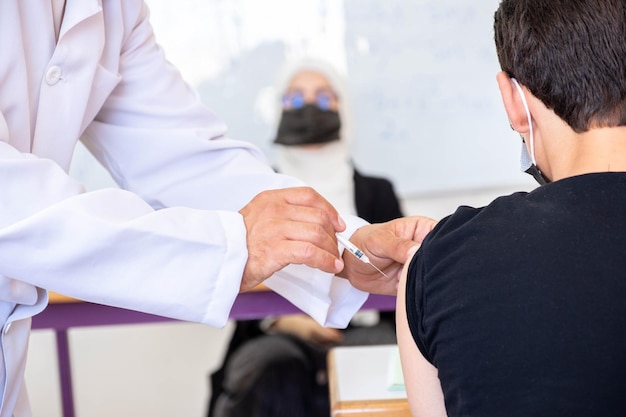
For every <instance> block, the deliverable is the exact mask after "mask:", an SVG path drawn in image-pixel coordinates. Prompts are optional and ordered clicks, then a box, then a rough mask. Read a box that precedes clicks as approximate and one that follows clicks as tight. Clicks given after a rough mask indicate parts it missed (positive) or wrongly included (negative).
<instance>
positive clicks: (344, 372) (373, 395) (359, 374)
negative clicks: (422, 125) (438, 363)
mask: <svg viewBox="0 0 626 417" xmlns="http://www.w3.org/2000/svg"><path fill="white" fill-rule="evenodd" d="M397 349H398V347H397V345H379V346H341V347H336V348H332V349H331V350H330V351H329V352H328V388H329V390H330V410H331V416H332V417H344V416H349V417H378V416H379V417H411V413H410V411H409V403H408V401H407V398H406V391H405V390H397V391H391V390H389V389H388V388H387V381H388V372H389V367H390V362H391V361H390V359H391V357H392V354H394V353H395V352H396V351H397Z"/></svg>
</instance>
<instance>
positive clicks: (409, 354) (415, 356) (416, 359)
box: [396, 261, 447, 417]
mask: <svg viewBox="0 0 626 417" xmlns="http://www.w3.org/2000/svg"><path fill="white" fill-rule="evenodd" d="M408 265H409V262H408V261H407V263H406V264H405V266H404V269H403V271H402V274H401V277H400V283H399V286H398V298H397V306H396V326H397V335H398V347H399V349H400V360H401V362H402V373H403V375H404V383H405V385H406V391H407V396H408V399H409V406H410V408H411V415H413V416H415V417H445V416H447V413H446V407H445V403H444V399H443V391H442V390H441V383H440V381H439V377H438V373H437V368H435V367H434V366H433V365H432V364H431V363H430V362H428V361H427V360H426V359H425V358H424V356H423V355H422V353H421V352H420V350H419V349H418V347H417V345H416V344H415V341H414V340H413V336H412V334H411V330H410V329H409V324H408V321H407V315H406V302H405V300H406V274H407V269H408Z"/></svg>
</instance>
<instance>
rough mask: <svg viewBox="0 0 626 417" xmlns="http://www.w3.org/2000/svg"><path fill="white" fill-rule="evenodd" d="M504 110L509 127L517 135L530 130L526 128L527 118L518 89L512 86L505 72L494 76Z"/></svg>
mask: <svg viewBox="0 0 626 417" xmlns="http://www.w3.org/2000/svg"><path fill="white" fill-rule="evenodd" d="M496 81H497V82H498V88H499V89H500V95H501V96H502V102H503V103H504V109H505V110H506V114H507V116H508V117H509V122H510V123H511V127H512V128H513V129H514V130H515V131H517V132H519V133H527V132H528V131H529V130H530V129H529V126H528V117H527V116H526V109H525V108H524V103H523V102H522V98H521V97H520V93H519V91H518V89H517V88H516V87H515V84H513V81H512V80H511V78H510V77H509V76H508V75H507V74H506V73H505V72H503V71H502V72H499V73H498V75H497V76H496Z"/></svg>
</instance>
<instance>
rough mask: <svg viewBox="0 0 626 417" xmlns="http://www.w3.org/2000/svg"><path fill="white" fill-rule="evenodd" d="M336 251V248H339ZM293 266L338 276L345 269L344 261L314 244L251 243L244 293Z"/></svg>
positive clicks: (244, 274) (287, 240)
mask: <svg viewBox="0 0 626 417" xmlns="http://www.w3.org/2000/svg"><path fill="white" fill-rule="evenodd" d="M335 249H336V247H335ZM289 264H304V265H307V266H309V267H311V268H316V269H320V270H322V271H324V272H327V273H331V274H336V273H338V272H339V271H341V269H342V268H343V261H341V260H340V259H339V258H338V257H337V256H335V255H333V254H332V253H330V252H329V251H327V250H325V249H321V248H319V247H318V246H316V245H314V244H312V243H311V242H305V241H298V240H289V239H283V240H279V239H273V240H272V241H257V240H255V239H250V240H248V261H247V262H246V266H245V269H244V273H243V278H242V281H241V287H240V290H241V291H247V290H250V289H252V288H254V287H255V286H257V285H258V284H260V283H261V282H263V281H264V280H265V279H267V278H269V277H270V276H271V275H272V274H274V273H275V272H278V271H280V270H281V269H283V268H284V267H285V266H287V265H289Z"/></svg>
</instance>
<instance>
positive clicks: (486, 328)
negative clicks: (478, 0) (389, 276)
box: [397, 0, 626, 417]
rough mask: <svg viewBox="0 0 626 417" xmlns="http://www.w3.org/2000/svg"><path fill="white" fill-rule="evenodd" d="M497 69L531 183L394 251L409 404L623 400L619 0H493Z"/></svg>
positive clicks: (428, 410) (437, 412) (460, 409)
mask: <svg viewBox="0 0 626 417" xmlns="http://www.w3.org/2000/svg"><path fill="white" fill-rule="evenodd" d="M495 43H496V49H497V52H498V58H499V61H500V65H501V68H502V72H501V73H499V74H498V75H497V84H498V87H499V89H500V93H501V95H502V100H503V103H504V107H505V109H506V112H507V115H508V117H509V119H510V123H511V126H512V128H513V129H514V130H516V131H517V132H519V133H520V134H521V136H522V139H523V142H524V146H523V147H522V151H523V153H524V158H523V160H524V159H526V160H528V161H530V164H528V166H524V169H526V168H528V172H531V173H534V175H535V177H536V178H537V179H538V180H539V181H540V183H543V184H544V185H542V186H540V187H539V188H537V189H536V190H534V191H532V192H530V193H516V194H513V195H510V196H504V197H500V198H498V199H496V200H495V201H493V202H492V203H491V204H489V205H488V206H486V207H483V208H471V207H460V208H459V209H458V210H457V211H456V212H455V213H454V214H452V215H451V216H449V217H447V218H445V219H443V220H442V221H440V222H439V224H438V225H437V226H436V227H435V229H433V231H432V232H431V233H430V234H429V235H428V237H427V238H426V239H425V240H424V242H423V244H422V246H421V248H420V249H419V251H418V252H417V253H416V254H415V255H414V256H413V258H412V260H411V261H410V263H407V264H406V265H405V271H404V276H403V281H401V283H400V289H399V298H398V302H399V305H398V309H397V311H398V320H397V321H398V338H399V344H400V351H401V358H402V365H403V372H404V377H405V380H406V386H407V392H408V396H409V403H410V406H411V410H412V413H413V415H415V416H420V417H425V416H445V415H448V416H507V417H511V416H525V417H526V416H533V417H536V416H603V417H606V416H624V415H626V397H625V396H624V392H625V391H624V387H625V386H626V382H625V381H626V332H625V329H626V279H624V277H625V272H624V271H626V256H624V250H625V248H626V127H625V126H626V2H625V1H624V0H601V1H598V0H504V1H502V2H501V3H500V6H499V8H498V10H497V11H496V13H495Z"/></svg>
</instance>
